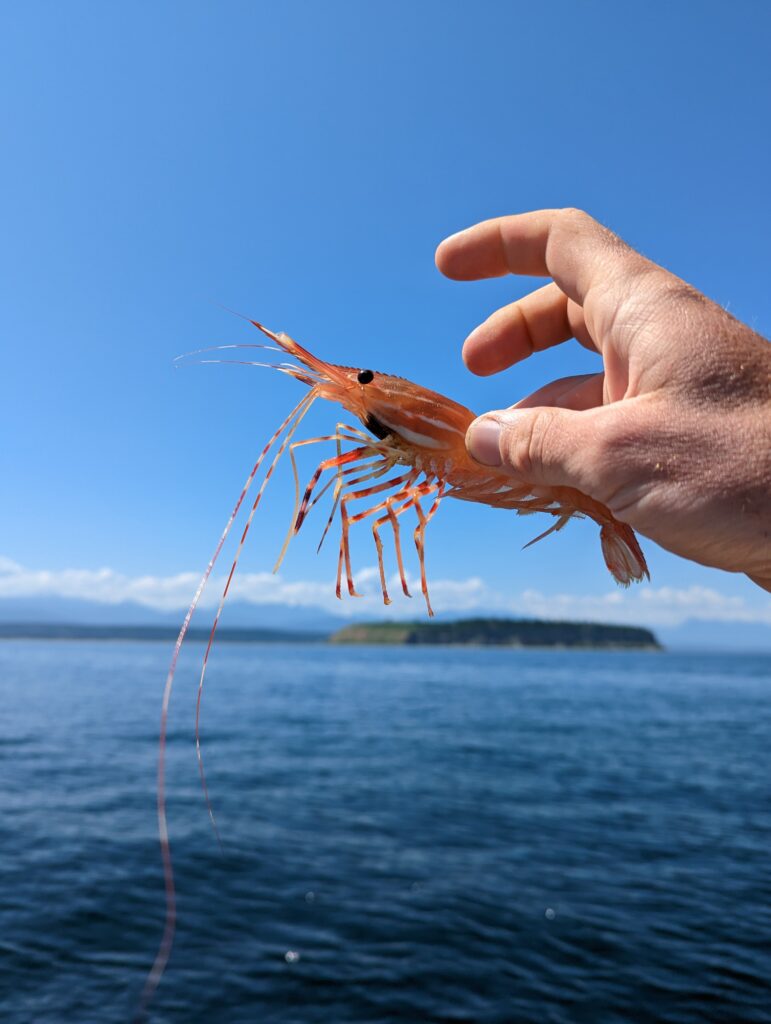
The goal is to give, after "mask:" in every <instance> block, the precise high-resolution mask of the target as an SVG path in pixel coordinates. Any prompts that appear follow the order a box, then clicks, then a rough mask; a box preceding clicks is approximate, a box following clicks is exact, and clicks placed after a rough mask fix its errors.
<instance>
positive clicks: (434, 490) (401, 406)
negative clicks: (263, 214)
mask: <svg viewBox="0 0 771 1024" xmlns="http://www.w3.org/2000/svg"><path fill="white" fill-rule="evenodd" d="M249 323H251V324H252V325H253V326H254V327H256V328H257V329H258V330H259V331H261V332H262V333H263V335H265V336H266V337H267V338H269V339H270V340H271V341H272V342H273V343H274V345H275V346H277V348H273V349H272V350H273V351H279V352H281V353H284V354H287V355H289V356H291V357H292V358H294V359H295V360H297V363H299V364H300V365H297V363H290V362H282V363H278V364H271V363H262V362H251V361H246V360H236V361H237V362H245V363H247V365H256V366H270V367H272V368H273V369H276V370H279V371H280V372H281V373H284V374H287V375H289V376H291V377H294V378H295V379H296V380H298V381H300V382H301V383H303V384H305V385H307V386H308V387H309V389H310V390H309V391H308V392H307V393H306V394H305V395H304V397H303V398H302V399H301V400H300V401H299V402H298V404H297V405H296V406H295V407H294V409H292V411H291V412H290V413H289V415H288V416H287V418H286V419H285V420H284V421H283V423H282V424H281V425H280V426H279V428H278V429H277V430H276V432H275V433H274V434H273V436H272V437H271V439H270V440H269V441H268V443H267V444H266V445H265V447H264V449H263V450H262V452H261V454H260V456H259V458H258V459H257V461H256V463H255V464H254V466H253V467H252V470H251V472H250V473H249V476H248V477H247V479H246V483H245V484H244V487H243V488H242V490H241V494H240V495H239V497H238V500H237V501H236V504H235V507H234V508H233V511H232V513H231V515H230V518H229V519H228V521H227V523H226V525H225V529H224V530H223V533H222V535H221V537H220V539H219V541H218V543H217V546H216V548H215V550H214V554H213V555H212V557H211V559H210V561H209V564H208V566H207V568H206V571H205V572H204V575H203V578H202V579H201V581H200V583H199V585H198V589H197V590H196V592H195V595H194V597H193V600H192V602H191V605H190V608H189V609H188V612H187V614H186V616H185V619H184V622H183V624H182V627H181V629H180V632H179V635H178V637H177V641H176V644H175V647H174V652H173V654H172V659H171V664H170V667H169V671H168V675H167V677H166V684H165V688H164V694H163V704H162V710H161V728H160V748H159V757H158V783H157V809H158V827H159V835H160V844H161V852H162V860H163V869H164V881H165V888H166V922H165V926H164V931H163V936H162V939H161V943H160V947H159V949H158V952H157V954H156V958H155V961H154V963H153V966H152V969H151V971H150V973H149V974H148V977H147V981H146V982H145V986H144V990H143V993H142V997H141V1002H140V1008H139V1019H143V1018H144V1014H145V1010H146V1008H147V1005H148V1004H149V1001H150V999H151V998H152V995H153V993H154V991H155V989H156V987H157V985H158V983H159V982H160V979H161V977H162V975H163V972H164V970H165V967H166V964H167V962H168V958H169V955H170V953H171V947H172V942H173V937H174V930H175V921H176V896H175V888H174V876H173V871H172V863H171V851H170V846H169V837H168V826H167V820H166V801H165V751H166V730H167V719H168V709H169V702H170V698H171V689H172V683H173V679H174V673H175V671H176V666H177V661H178V658H179V653H180V650H181V647H182V643H183V641H184V638H185V636H186V634H187V630H188V626H189V625H190V620H191V619H192V616H193V613H194V612H195V609H196V607H197V605H198V602H199V600H200V597H201V594H202V593H203V590H204V587H205V586H206V583H207V582H208V579H209V577H210V575H211V573H212V570H213V568H214V565H215V562H216V561H217V558H218V557H219V554H220V552H221V550H222V548H223V546H224V544H225V541H226V539H227V537H228V535H229V533H230V530H231V527H232V526H233V523H234V522H235V519H236V516H237V515H238V512H239V510H240V508H241V506H242V504H243V502H244V499H245V498H246V495H247V492H248V491H249V489H250V488H251V486H252V484H253V482H254V480H255V478H256V476H257V474H258V472H259V470H260V468H261V466H262V464H263V462H264V460H265V459H266V457H267V455H268V453H269V452H270V450H271V449H272V448H273V446H274V445H277V449H276V451H275V454H274V457H273V461H272V462H271V463H270V465H269V467H268V469H267V471H266V473H265V475H264V478H263V480H262V484H261V485H260V487H259V490H258V491H257V495H256V497H255V499H254V502H253V504H252V508H251V510H250V512H249V516H248V518H247V521H246V525H245V526H244V529H243V532H242V535H241V539H240V542H239V545H238V549H237V551H236V554H235V557H234V559H233V563H232V565H231V568H230V572H229V574H228V577H227V581H226V584H225V588H224V591H223V593H222V596H221V598H220V602H219V606H218V608H217V611H216V614H215V616H214V623H213V625H212V628H211V632H210V635H209V640H208V643H207V646H206V650H205V653H204V657H203V664H202V668H201V673H200V678H199V683H198V696H197V702H196V726H195V739H196V753H197V757H198V765H199V769H200V774H201V781H202V785H203V790H204V795H205V798H206V804H207V807H208V809H209V815H210V818H211V822H212V825H213V827H214V830H215V833H216V834H217V838H218V839H219V832H218V830H217V824H216V821H215V819H214V815H213V813H212V810H211V804H210V800H209V794H208V789H207V785H206V777H205V774H204V771H203V761H202V759H201V747H200V731H199V722H200V709H201V695H202V691H203V683H204V678H205V674H206V668H207V665H208V660H209V655H210V653H211V649H212V644H213V641H214V636H215V634H216V631H217V626H218V624H219V621H220V617H221V614H222V610H223V607H224V603H225V600H226V598H227V595H228V593H229V591H230V587H231V584H232V581H233V577H234V574H235V571H236V567H237V564H238V560H239V557H240V555H241V551H242V550H243V547H244V543H245V541H246V538H247V535H248V533H249V528H250V526H251V524H252V520H253V518H254V515H255V513H256V511H257V508H258V506H259V504H260V500H261V498H262V495H263V493H264V490H265V487H266V486H267V484H268V482H269V480H270V478H271V476H272V474H273V471H274V469H275V467H276V464H277V463H278V461H279V459H280V458H281V456H282V455H283V454H284V453H285V452H286V450H287V449H288V450H289V457H290V460H291V464H292V470H293V474H294V480H295V508H294V511H293V513H292V520H291V523H290V527H289V532H288V533H287V536H286V539H285V541H284V545H283V547H282V549H281V552H280V554H279V556H278V559H277V561H276V564H275V566H274V571H276V570H277V569H278V568H279V566H280V565H281V562H282V560H283V558H284V555H285V554H286V551H287V548H288V546H289V543H290V541H291V539H292V537H293V536H295V535H296V534H297V533H298V532H299V530H300V528H301V527H302V525H303V523H304V522H305V519H306V517H307V515H308V513H309V512H310V510H311V509H312V508H313V507H314V506H315V505H316V503H317V502H318V501H319V499H320V498H321V497H322V495H323V494H324V493H325V492H326V490H327V489H328V488H329V487H332V488H333V493H332V511H331V513H330V515H329V518H328V520H327V523H326V526H325V528H324V532H323V534H322V537H321V542H320V543H319V548H320V547H321V544H322V543H323V542H324V538H325V537H326V535H327V532H328V531H329V528H330V526H331V524H332V522H333V521H334V517H335V514H336V512H337V511H338V509H339V513H340V526H341V530H340V543H339V552H338V561H337V581H336V586H335V592H336V594H337V597H342V592H343V575H345V585H346V588H347V591H348V594H349V595H350V596H352V597H359V596H361V595H360V594H359V593H358V592H357V590H356V587H355V584H354V579H353V571H352V567H351V553H350V548H349V533H350V529H351V527H352V526H355V525H356V524H358V523H360V522H362V521H363V520H365V519H371V521H372V525H371V529H372V536H373V540H374V544H375V550H376V553H377V560H378V571H379V575H380V586H381V590H382V595H383V601H384V603H385V604H386V605H388V604H390V603H391V597H390V595H389V593H388V586H387V581H386V573H385V567H384V560H383V542H382V539H381V536H380V533H381V530H382V529H383V527H384V526H386V525H389V526H390V527H391V530H392V533H393V537H394V548H395V554H396V563H397V567H398V572H399V581H400V584H401V588H402V590H403V592H404V593H405V594H406V595H407V596H408V597H409V596H411V595H410V591H409V587H408V583H407V577H406V573H405V568H404V558H403V554H402V548H401V535H400V519H401V517H402V516H403V515H404V513H405V512H407V511H408V510H409V509H414V511H415V515H416V517H417V520H418V522H417V526H416V527H415V528H414V532H413V539H414V543H415V548H416V551H417V555H418V563H419V567H420V587H421V592H422V594H423V598H424V600H425V603H426V609H427V612H428V614H429V616H432V615H433V609H432V607H431V601H430V598H429V591H428V583H427V578H426V568H425V533H426V528H427V526H428V524H429V523H430V521H431V520H432V519H433V517H434V515H435V514H436V512H437V510H438V508H439V505H440V503H441V502H442V500H443V499H444V498H457V499H458V500H460V501H472V502H476V503H478V504H483V505H490V506H491V507H493V508H505V509H511V510H512V511H514V512H516V513H518V514H519V515H530V514H532V513H536V512H544V513H546V514H548V515H550V516H552V518H553V519H554V522H553V523H552V525H551V526H550V527H549V528H548V529H546V530H544V531H543V533H541V534H539V535H538V536H537V537H535V538H534V539H533V540H532V541H530V544H534V543H536V541H539V540H542V539H543V538H544V537H546V536H548V535H549V534H550V533H554V532H557V531H559V530H561V529H562V528H563V527H564V526H565V525H566V524H567V523H568V522H569V520H570V519H572V518H575V517H588V518H590V519H593V520H594V521H595V522H596V523H597V524H598V526H599V527H600V544H601V548H602V553H603V556H604V558H605V563H606V565H607V567H608V569H609V570H610V572H611V575H612V576H613V577H614V579H615V580H616V581H617V582H618V583H619V584H621V585H622V586H628V585H629V583H630V582H632V581H640V580H642V579H643V578H648V579H649V578H650V576H649V573H648V567H647V565H646V562H645V557H644V555H643V553H642V550H641V549H640V546H639V544H638V542H637V538H636V537H635V535H634V532H633V531H632V529H631V528H630V527H629V526H627V525H626V524H625V523H621V522H619V521H618V520H617V519H616V518H615V517H614V516H613V514H612V513H611V511H610V510H609V509H608V508H606V507H605V506H604V505H602V504H601V503H600V502H597V501H595V500H593V499H592V498H590V497H589V496H588V495H586V494H583V493H582V492H581V491H578V490H575V489H573V488H571V487H552V488H543V487H538V488H537V489H536V488H534V487H532V486H531V485H530V484H528V483H527V482H523V481H518V480H514V479H513V478H512V477H510V476H509V475H507V474H506V473H504V472H503V471H502V470H500V469H496V468H492V467H487V466H482V465H480V464H478V463H476V462H474V460H473V459H472V458H471V457H470V456H469V455H468V453H467V451H466V445H465V437H466V431H467V429H468V427H469V426H470V424H471V422H472V420H474V419H475V415H474V413H473V412H472V411H471V410H470V409H468V408H466V406H464V405H460V404H459V403H458V402H454V401H452V399H449V398H446V397H445V396H444V395H441V394H438V393H437V392H435V391H429V390H428V389H427V388H424V387H421V386H420V385H418V384H413V383H412V381H409V380H405V379H404V378H402V377H395V376H391V375H390V374H386V373H380V372H377V371H374V370H370V369H362V368H357V367H351V366H338V365H337V364H335V363H329V362H326V361H325V360H323V359H320V358H319V357H318V356H315V355H313V354H312V353H311V352H309V351H308V349H306V348H303V347H302V345H299V344H298V343H297V342H296V341H294V340H293V339H292V338H290V337H289V336H288V335H287V334H284V333H280V334H277V333H274V332H273V331H271V330H269V329H268V328H267V327H265V326H264V325H263V324H261V323H259V322H258V321H257V320H249ZM224 347H225V348H241V347H247V348H249V347H257V348H271V347H270V346H266V345H264V344H260V345H254V346H251V345H247V346H224ZM218 361H220V360H204V362H218ZM317 398H323V399H325V400H326V401H330V402H337V403H338V404H339V405H341V406H342V407H343V408H344V409H345V410H346V411H347V412H349V413H350V414H351V415H353V416H355V417H356V419H357V420H358V421H359V424H360V426H354V425H350V424H346V423H338V424H337V426H336V428H335V431H334V433H332V434H326V435H323V436H319V437H313V438H308V439H304V440H301V441H293V438H294V436H295V434H296V432H297V430H298V428H299V426H300V423H301V422H302V420H303V419H304V417H305V415H306V413H307V412H308V410H309V409H310V407H311V405H312V404H313V403H314V402H315V401H316V399H317ZM282 435H283V436H282ZM322 442H328V443H331V442H335V443H336V446H337V453H336V454H335V455H333V456H330V457H329V458H326V459H324V460H322V461H321V462H320V463H319V465H318V467H317V468H316V470H315V472H314V473H313V475H312V477H311V479H310V481H309V483H308V485H307V487H306V488H305V491H304V492H303V493H302V496H301V494H300V486H299V476H298V470H297V462H296V457H295V452H296V451H297V449H298V448H302V447H305V446H309V445H314V444H318V443H322ZM344 445H346V446H349V447H347V450H345V451H344V450H343V446H344ZM350 445H353V447H350ZM389 473H391V474H392V475H390V476H389V475H388V474H389ZM325 474H331V476H330V477H329V478H328V480H327V482H326V483H325V484H323V485H321V486H320V484H321V481H322V478H323V477H324V476H325ZM362 485H364V486H362ZM319 488H320V489H319ZM429 501H430V504H429V505H428V507H427V508H424V506H423V504H422V503H423V502H429ZM356 502H369V504H368V505H367V507H365V508H363V509H361V510H360V511H353V510H352V509H351V505H352V504H353V503H356ZM526 546H528V547H529V545H526Z"/></svg>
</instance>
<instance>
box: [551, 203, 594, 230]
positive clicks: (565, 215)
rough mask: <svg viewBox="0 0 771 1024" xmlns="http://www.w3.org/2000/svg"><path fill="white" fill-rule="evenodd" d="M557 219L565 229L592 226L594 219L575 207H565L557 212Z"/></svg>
mask: <svg viewBox="0 0 771 1024" xmlns="http://www.w3.org/2000/svg"><path fill="white" fill-rule="evenodd" d="M559 219H560V221H561V222H562V223H563V225H564V226H565V227H573V228H581V227H585V226H586V225H587V224H593V223H594V218H593V217H591V216H590V215H589V214H588V213H587V212H586V210H580V209H579V208H578V207H577V206H565V207H563V208H562V209H561V210H560V211H559Z"/></svg>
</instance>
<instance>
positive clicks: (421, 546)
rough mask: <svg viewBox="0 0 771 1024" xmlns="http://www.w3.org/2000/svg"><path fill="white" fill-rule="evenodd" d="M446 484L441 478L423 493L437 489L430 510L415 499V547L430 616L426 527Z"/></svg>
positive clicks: (437, 505) (437, 506)
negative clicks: (424, 508) (416, 522)
mask: <svg viewBox="0 0 771 1024" xmlns="http://www.w3.org/2000/svg"><path fill="white" fill-rule="evenodd" d="M444 486H445V485H444V480H440V481H439V483H438V485H437V484H433V485H431V486H430V488H427V489H426V490H425V492H424V494H423V497H428V495H429V494H431V493H432V492H433V491H434V490H436V497H435V498H434V502H433V504H432V505H431V508H430V509H429V510H428V512H424V511H423V509H422V507H421V504H420V501H419V500H416V501H415V511H416V513H417V515H418V520H419V522H418V525H417V526H416V527H415V533H414V538H415V547H416V548H417V550H418V561H419V562H420V589H421V590H422V591H423V597H424V598H425V599H426V608H427V609H428V614H429V615H430V616H432V617H433V614H434V611H433V609H432V607H431V600H430V598H429V596H428V583H427V581H426V561H425V554H426V542H425V533H426V527H427V526H428V524H429V523H430V522H431V520H432V519H433V518H434V515H435V514H436V511H437V509H438V508H439V503H440V502H441V500H442V498H443V497H444Z"/></svg>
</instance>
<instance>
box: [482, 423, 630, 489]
mask: <svg viewBox="0 0 771 1024" xmlns="http://www.w3.org/2000/svg"><path fill="white" fill-rule="evenodd" d="M613 419H615V417H614V415H613V411H612V410H611V409H610V408H609V407H607V406H605V407H602V406H601V407H598V408H594V409H588V410H584V411H581V412H576V411H574V410H572V409H558V408H553V407H551V406H548V407H547V406H543V407H539V408H535V409H503V410H498V411H495V412H488V413H485V414H484V416H480V417H479V418H478V419H475V420H474V422H473V423H472V424H471V426H470V427H469V428H468V431H467V433H466V447H467V449H468V452H469V455H471V457H472V458H473V459H474V460H475V461H476V462H479V463H481V464H482V465H483V466H496V467H500V468H501V469H502V470H503V471H504V472H507V473H510V474H511V475H512V476H514V477H516V478H518V479H521V480H524V481H526V482H528V483H532V484H535V485H537V486H547V487H575V488H577V489H578V490H580V491H583V492H584V493H585V494H589V495H591V496H592V497H594V496H597V495H599V494H601V493H602V492H604V491H605V490H606V487H605V486H604V484H606V482H607V481H606V476H607V470H608V469H609V460H608V458H607V456H608V455H609V450H608V449H609V438H610V437H611V436H612V425H613Z"/></svg>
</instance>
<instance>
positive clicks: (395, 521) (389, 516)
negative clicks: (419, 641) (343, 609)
mask: <svg viewBox="0 0 771 1024" xmlns="http://www.w3.org/2000/svg"><path fill="white" fill-rule="evenodd" d="M403 495H404V492H400V493H399V494H393V495H391V497H390V498H389V499H388V500H387V501H386V514H385V515H384V516H380V517H379V518H378V519H376V520H375V522H374V523H373V524H372V536H373V537H374V538H375V547H376V549H377V560H378V568H379V569H380V585H381V587H382V590H383V601H384V602H385V603H386V604H390V603H391V598H390V597H389V596H388V590H387V588H386V579H385V568H384V566H383V543H382V541H381V540H380V527H381V526H383V525H384V524H385V523H387V522H389V521H390V523H391V529H392V530H393V532H394V550H395V551H396V564H397V566H398V567H399V580H400V582H401V585H402V591H403V593H404V596H405V597H412V594H411V593H410V591H409V587H408V586H407V578H406V576H405V573H404V559H403V558H402V545H401V539H400V534H399V516H400V515H401V514H402V512H406V510H407V509H408V508H409V504H406V505H402V507H401V508H400V509H398V510H397V511H396V512H394V508H393V507H394V504H395V502H397V501H400V500H401V498H402V497H403Z"/></svg>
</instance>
